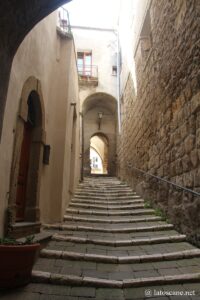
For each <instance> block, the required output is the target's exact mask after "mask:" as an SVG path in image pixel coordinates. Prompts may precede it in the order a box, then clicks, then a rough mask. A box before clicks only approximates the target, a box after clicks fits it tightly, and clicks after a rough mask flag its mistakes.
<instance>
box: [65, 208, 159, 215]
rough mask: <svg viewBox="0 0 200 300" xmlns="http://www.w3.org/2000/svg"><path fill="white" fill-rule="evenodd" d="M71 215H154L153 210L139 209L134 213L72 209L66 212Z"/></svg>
mask: <svg viewBox="0 0 200 300" xmlns="http://www.w3.org/2000/svg"><path fill="white" fill-rule="evenodd" d="M66 212H67V213H70V214H79V215H98V216H137V215H145V214H154V213H155V211H154V210H153V209H137V210H132V211H107V210H106V211H97V210H87V209H72V208H68V209H67V210H66Z"/></svg>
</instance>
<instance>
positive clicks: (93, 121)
mask: <svg viewBox="0 0 200 300" xmlns="http://www.w3.org/2000/svg"><path fill="white" fill-rule="evenodd" d="M100 114H101V115H102V116H101V117H102V119H101V120H100ZM98 116H99V119H98ZM82 117H83V141H84V143H83V144H84V146H83V173H84V175H89V174H90V173H91V169H90V139H91V137H92V136H93V135H99V136H101V137H103V136H104V139H105V137H107V140H108V141H109V151H108V161H107V162H106V164H105V166H104V168H107V173H108V175H115V168H116V162H115V158H116V134H117V100H116V99H115V98H114V97H113V96H112V95H110V94H107V93H102V92H98V93H94V94H91V95H89V96H88V97H86V99H85V100H84V101H83V103H82Z"/></svg>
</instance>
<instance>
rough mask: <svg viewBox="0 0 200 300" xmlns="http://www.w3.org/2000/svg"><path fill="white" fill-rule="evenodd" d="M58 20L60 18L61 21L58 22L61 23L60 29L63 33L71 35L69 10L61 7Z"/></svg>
mask: <svg viewBox="0 0 200 300" xmlns="http://www.w3.org/2000/svg"><path fill="white" fill-rule="evenodd" d="M58 18H59V20H58V21H59V27H60V28H61V29H62V30H63V31H66V32H68V33H71V25H70V19H69V12H68V10H67V9H65V8H64V7H62V6H61V7H60V8H59V13H58Z"/></svg>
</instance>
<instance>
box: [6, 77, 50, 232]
mask: <svg viewBox="0 0 200 300" xmlns="http://www.w3.org/2000/svg"><path fill="white" fill-rule="evenodd" d="M31 122H32V123H31ZM28 127H29V129H28V132H29V133H28V134H29V147H28V150H27V149H26V152H28V153H27V162H28V167H27V173H26V180H25V181H26V183H25V187H24V190H23V195H24V199H25V200H24V201H25V203H24V208H23V209H24V210H23V213H22V209H21V208H19V205H18V203H17V198H18V197H19V193H20V192H19V176H20V172H21V171H20V170H21V169H20V168H21V165H22V159H23V158H22V155H23V153H22V152H23V151H24V150H23V147H25V146H24V144H25V135H26V130H27V128H28ZM44 128H45V114H44V101H43V96H42V88H41V83H40V81H39V80H37V79H36V78H35V77H29V78H28V79H27V80H26V82H25V83H24V86H23V88H22V92H21V98H20V105H19V111H18V116H17V124H16V132H15V142H14V150H13V160H12V167H11V178H10V197H9V204H8V205H9V209H8V212H9V215H10V217H9V219H8V222H9V228H11V230H12V234H13V235H15V236H18V235H20V232H19V231H20V230H22V231H23V234H24V228H23V226H24V224H25V223H27V222H28V223H30V226H29V228H28V232H27V230H26V232H27V233H30V232H36V231H38V230H39V220H40V209H39V193H40V180H41V172H42V162H43V160H42V158H43V157H42V156H43V146H44V144H45V129H44ZM20 209H21V212H20V213H19V210H20ZM20 214H21V215H20ZM19 215H20V217H19ZM17 221H20V222H18V224H17V225H16V223H17ZM19 223H20V225H21V226H20V225H19Z"/></svg>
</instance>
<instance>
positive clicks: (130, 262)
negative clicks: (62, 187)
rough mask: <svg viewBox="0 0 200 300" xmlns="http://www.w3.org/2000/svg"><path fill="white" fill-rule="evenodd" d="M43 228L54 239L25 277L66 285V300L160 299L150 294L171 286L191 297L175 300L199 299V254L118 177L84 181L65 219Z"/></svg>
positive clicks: (51, 283) (52, 284)
mask: <svg viewBox="0 0 200 300" xmlns="http://www.w3.org/2000/svg"><path fill="white" fill-rule="evenodd" d="M45 230H46V231H50V232H53V237H52V240H51V241H50V243H49V244H48V246H47V247H46V248H45V249H43V250H42V251H41V253H40V258H39V259H38V261H37V263H36V264H35V267H34V271H33V276H32V280H33V282H34V283H37V284H38V283H40V284H42V285H47V286H50V285H51V286H55V287H57V286H64V287H68V288H69V289H70V290H69V295H68V296H67V297H66V298H65V299H67V300H68V299H99V300H100V299H102V300H103V299H104V300H105V299H116V300H120V299H123V300H124V299H147V298H148V299H151V298H152V299H160V298H159V297H156V298H154V296H155V295H154V294H153V289H154V290H155V288H156V289H157V290H161V289H162V290H165V288H168V289H169V290H170V287H171V289H172V287H173V289H175V288H178V289H179V290H181V291H182V290H184V291H185V290H187V289H189V290H191V289H192V288H193V290H195V293H196V296H195V295H194V294H193V295H191V294H190V295H187V296H185V297H186V298H185V297H183V298H181V299H200V295H197V293H198V291H200V288H199V286H200V285H199V283H200V249H197V248H196V247H194V246H192V245H191V244H189V243H188V242H187V241H186V236H185V235H183V234H179V233H178V232H176V231H175V230H174V228H173V225H172V224H168V223H166V222H165V221H164V220H163V219H162V217H160V216H156V215H155V211H154V210H153V209H151V208H146V205H145V203H144V200H143V199H142V198H141V197H139V196H138V195H137V194H136V193H135V192H134V191H132V189H131V188H130V187H128V186H127V185H126V184H124V183H122V182H120V181H119V180H118V179H117V178H109V177H106V178H103V177H100V178H98V177H95V178H90V177H88V178H85V180H84V182H83V183H81V184H80V185H79V187H78V189H77V191H76V193H75V195H74V198H73V199H72V200H71V203H70V205H69V207H68V208H67V210H66V215H65V217H64V222H63V223H62V224H53V225H50V224H49V225H48V224H46V225H45ZM40 286H41V285H40ZM163 297H164V298H161V299H163V300H164V299H175V298H171V296H166V295H165V296H163ZM198 297H199V298H198ZM177 299H178V298H177Z"/></svg>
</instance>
